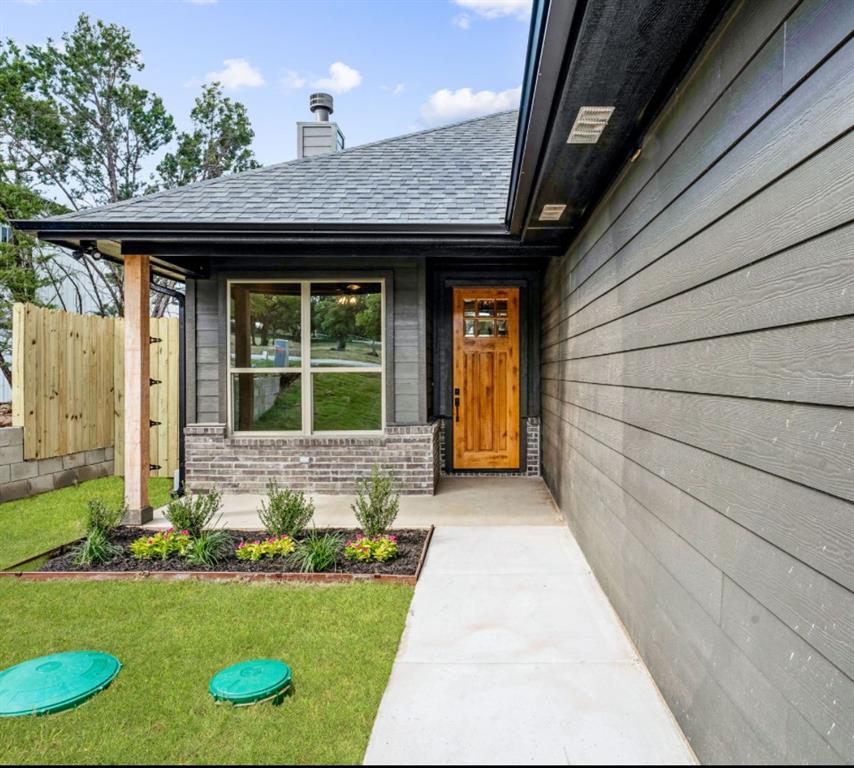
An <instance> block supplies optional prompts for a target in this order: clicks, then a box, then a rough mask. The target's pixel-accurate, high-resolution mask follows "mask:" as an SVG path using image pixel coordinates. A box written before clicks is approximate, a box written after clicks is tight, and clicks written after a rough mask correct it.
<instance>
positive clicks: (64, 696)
mask: <svg viewBox="0 0 854 768" xmlns="http://www.w3.org/2000/svg"><path fill="white" fill-rule="evenodd" d="M121 668H122V664H121V662H120V661H119V660H118V659H117V658H116V657H115V656H111V655H110V654H109V653H100V652H98V651H68V652H66V653H53V654H51V655H50V656H42V657H40V658H38V659H29V660H28V661H24V662H22V663H20V664H16V665H15V666H14V667H9V668H8V669H4V670H3V671H2V672H0V717H19V716H21V715H46V714H48V713H50V712H62V711H63V710H64V709H71V708H73V707H76V706H77V705H78V704H82V703H83V702H84V701H86V699H88V698H90V697H91V696H94V695H95V694H96V693H98V692H100V691H103V690H104V688H106V687H107V686H108V685H109V684H110V683H111V682H112V680H113V678H114V677H115V676H116V675H117V674H118V673H119V670H120V669H121Z"/></svg>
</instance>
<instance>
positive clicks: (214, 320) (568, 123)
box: [18, 0, 854, 762]
mask: <svg viewBox="0 0 854 768" xmlns="http://www.w3.org/2000/svg"><path fill="white" fill-rule="evenodd" d="M852 29H854V3H850V2H847V1H846V0H827V1H825V2H822V1H821V0H802V1H801V2H798V1H797V0H775V1H774V2H771V1H770V0H769V1H768V2H761V3H757V2H748V1H747V0H743V1H742V2H732V3H716V2H711V1H708V2H707V1H706V0H691V1H690V2H680V3H664V2H660V1H659V0H637V1H636V2H631V3H623V2H601V3H575V2H557V1H556V0H553V1H552V2H551V3H549V2H546V0H541V1H540V2H535V3H534V8H533V18H532V25H531V33H530V45H529V50H528V56H527V59H526V62H525V68H524V80H523V89H522V99H521V107H520V109H519V111H518V113H517V112H505V113H501V114H497V115H490V116H487V117H482V118H477V119H474V120H469V121H467V122H463V123H460V124H457V125H452V126H448V127H443V128H437V129H433V130H430V131H423V132H420V133H415V134H411V135H408V136H403V137H399V138H394V139H388V140H385V141H381V142H377V143H375V144H371V145H367V146H361V147H354V148H348V149H343V150H342V149H341V147H340V146H339V145H340V144H343V133H341V131H340V129H338V127H337V125H335V129H334V130H332V129H330V130H329V131H328V132H327V134H326V136H325V138H322V139H320V140H319V142H318V144H311V145H310V146H311V147H312V150H311V151H309V152H306V153H305V154H306V156H305V157H303V158H302V159H299V160H296V161H294V162H291V163H285V164H282V165H276V166H271V167H267V168H263V169H260V170H256V171H249V172H246V173H243V174H240V175H238V176H232V177H227V178H222V179H217V180H213V181H208V182H204V183H201V184H196V185H193V186H190V187H185V188H182V189H177V190H173V191H169V192H162V193H160V194H156V195H151V196H148V197H144V198H140V199H136V200H131V201H127V202H122V203H117V204H114V205H111V206H107V207H104V208H97V209H92V210H87V211H82V212H76V213H73V214H68V215H66V216H60V217H55V218H50V219H45V220H38V221H31V222H19V223H18V226H20V227H23V228H25V229H28V230H31V231H34V232H37V233H38V234H39V236H40V237H41V238H43V239H45V240H48V241H50V242H54V243H57V244H60V245H66V246H69V247H72V248H82V249H95V250H97V251H99V252H101V253H102V254H103V255H104V257H105V258H110V259H114V260H116V261H122V262H124V264H125V292H126V296H127V314H126V324H125V327H126V333H127V344H126V360H127V361H128V362H127V366H126V385H125V393H126V402H127V404H128V405H127V414H126V430H125V433H126V435H128V436H130V437H131V442H135V448H133V449H130V448H129V449H128V450H127V452H126V465H125V468H126V479H127V494H128V501H129V504H130V506H131V509H132V511H133V513H134V514H135V515H136V518H137V519H145V517H146V515H147V514H148V510H147V504H148V501H147V496H146V491H145V483H144V480H145V477H146V473H147V464H148V460H147V455H146V450H147V449H146V441H145V440H144V439H143V437H144V435H145V431H146V429H147V425H148V424H147V422H148V411H147V387H148V375H147V369H146V365H147V354H146V349H147V345H148V341H149V339H148V331H147V311H146V310H147V306H148V283H149V280H150V276H151V273H152V272H154V273H157V274H161V275H164V276H167V277H171V278H174V279H178V280H181V281H184V282H185V283H186V324H185V336H184V338H185V350H186V364H185V378H186V382H185V392H186V429H185V443H186V445H185V450H186V479H187V481H188V482H189V484H190V485H191V486H195V487H204V486H207V485H213V484H216V485H218V486H220V487H223V488H228V489H237V490H257V489H259V488H261V487H263V485H264V484H265V483H266V481H267V480H268V479H271V478H274V479H276V480H278V481H280V482H284V483H287V484H291V485H294V486H296V487H303V488H309V489H313V490H319V491H326V492H337V491H345V490H348V489H349V488H351V487H352V482H353V479H354V478H355V477H358V476H360V475H362V474H363V473H365V472H366V471H367V470H368V469H369V468H370V466H371V464H373V463H374V462H379V463H382V464H385V465H387V466H389V467H391V468H392V469H393V471H394V472H395V475H396V476H397V478H398V480H399V482H400V483H401V485H402V486H403V488H404V490H405V491H406V492H409V493H432V492H433V491H434V488H435V486H436V481H437V477H438V476H439V475H440V473H442V472H447V473H454V472H473V473H478V474H484V475H491V474H496V473H525V474H536V473H542V474H543V476H544V477H545V479H546V481H547V483H548V485H549V487H550V489H551V491H552V493H553V495H554V497H555V499H556V500H557V502H558V503H559V504H560V506H561V508H562V509H563V510H564V511H565V513H566V515H567V518H568V520H569V521H570V525H571V527H572V530H573V533H574V534H575V536H576V538H577V539H578V541H579V543H580V545H581V547H582V548H583V550H584V552H585V554H586V556H587V558H588V560H589V562H590V564H591V567H592V568H593V570H594V572H595V573H596V576H597V577H598V579H599V581H600V583H601V584H602V586H603V588H604V589H605V591H606V592H607V594H608V596H609V598H610V599H611V602H612V603H613V605H614V607H615V608H616V610H617V612H618V613H619V614H620V616H621V618H622V620H623V622H624V623H625V625H626V627H627V629H628V631H629V633H630V634H631V636H632V638H633V639H634V641H635V643H636V645H637V647H638V650H639V652H640V654H641V655H642V656H643V658H644V661H645V662H646V664H647V665H648V667H649V669H650V670H651V672H652V674H653V676H654V677H655V679H656V682H657V683H658V686H659V688H660V689H661V691H662V693H663V694H664V696H665V698H666V699H667V701H668V704H669V705H670V707H671V708H672V710H673V712H674V713H675V715H676V717H677V718H678V720H679V722H680V725H681V726H682V728H683V730H684V731H685V733H686V734H687V736H688V737H689V739H690V740H691V743H692V746H693V747H694V749H695V751H696V752H697V754H698V755H699V757H700V758H701V759H702V760H703V761H709V762H771V761H783V762H806V761H811V762H814V761H822V762H851V761H852V760H854V720H852V713H854V623H852V620H851V617H852V616H854V594H852V588H854V410H852V408H854V247H853V246H854V227H852V223H851V222H852V213H854V162H852V160H854V135H852V133H851V128H852V122H854V121H853V120H852V118H854V112H852V107H851V104H852V96H854V48H853V47H852V46H854V43H852V41H851V33H852ZM316 103H317V104H320V105H321V106H322V105H324V104H326V105H327V107H328V109H327V108H324V109H320V110H319V112H320V115H321V117H326V118H328V116H329V112H331V108H332V107H333V105H332V104H331V102H329V103H327V101H326V99H325V97H319V98H318V99H317V100H316ZM319 122H326V121H325V120H320V121H319ZM339 134H340V136H341V141H340V142H339V141H338V136H339ZM330 137H331V138H330ZM308 138H310V137H309V136H306V139H308ZM320 144H323V145H324V147H325V154H319V155H312V152H313V151H314V149H315V148H316V147H317V146H319V145H320ZM307 146H308V145H307ZM339 150H340V151H339ZM134 437H135V440H134V439H133V438H134ZM126 439H127V438H126ZM484 482H488V479H485V480H484Z"/></svg>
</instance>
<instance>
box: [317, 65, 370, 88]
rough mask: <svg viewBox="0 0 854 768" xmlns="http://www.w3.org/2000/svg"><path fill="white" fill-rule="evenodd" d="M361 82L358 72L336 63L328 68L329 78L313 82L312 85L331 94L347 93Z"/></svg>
mask: <svg viewBox="0 0 854 768" xmlns="http://www.w3.org/2000/svg"><path fill="white" fill-rule="evenodd" d="M361 82H362V75H361V74H360V73H359V71H358V70H356V69H353V68H352V67H348V66H347V65H346V64H344V63H343V62H341V61H336V62H335V63H334V64H332V65H331V66H330V67H329V77H322V78H320V79H319V80H315V81H314V82H313V83H312V85H313V86H314V87H315V88H322V89H323V90H325V91H332V93H347V91H352V90H353V89H354V88H356V87H357V86H358V85H360V84H361Z"/></svg>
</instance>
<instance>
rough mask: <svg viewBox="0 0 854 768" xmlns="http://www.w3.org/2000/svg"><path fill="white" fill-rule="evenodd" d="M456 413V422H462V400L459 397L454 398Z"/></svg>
mask: <svg viewBox="0 0 854 768" xmlns="http://www.w3.org/2000/svg"><path fill="white" fill-rule="evenodd" d="M454 411H455V418H454V421H459V420H460V398H458V397H455V398H454Z"/></svg>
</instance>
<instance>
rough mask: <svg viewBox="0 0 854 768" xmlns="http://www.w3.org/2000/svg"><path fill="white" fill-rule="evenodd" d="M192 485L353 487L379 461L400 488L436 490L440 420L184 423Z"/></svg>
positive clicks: (225, 487)
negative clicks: (251, 431)
mask: <svg viewBox="0 0 854 768" xmlns="http://www.w3.org/2000/svg"><path fill="white" fill-rule="evenodd" d="M184 435H185V456H186V472H187V486H188V487H189V488H190V489H191V490H194V491H204V490H208V489H210V488H213V487H215V488H218V489H219V490H222V491H229V492H234V491H241V492H245V493H262V492H263V491H264V489H265V488H266V486H267V483H268V482H269V481H270V480H275V481H276V482H277V483H278V484H279V486H280V487H287V488H292V489H294V490H302V491H312V492H315V493H352V492H353V490H354V488H355V481H356V479H357V478H360V477H366V476H367V475H369V474H370V472H371V467H372V466H373V465H374V464H379V465H381V466H382V467H383V468H384V469H385V470H386V471H388V472H390V473H391V474H392V475H393V477H394V478H395V481H396V484H397V487H398V489H399V491H400V493H404V494H433V493H434V492H435V490H436V483H437V481H438V478H439V427H438V425H437V424H425V425H418V426H407V427H387V428H386V430H385V433H384V434H382V435H376V436H373V435H371V436H365V437H318V436H314V437H261V436H258V437H255V436H253V437H229V436H228V433H227V429H226V425H225V424H188V425H187V427H186V429H185V430H184Z"/></svg>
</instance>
